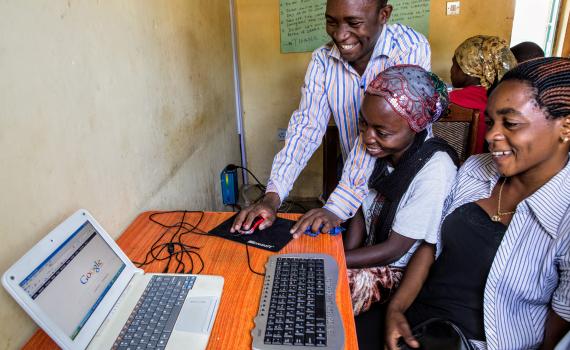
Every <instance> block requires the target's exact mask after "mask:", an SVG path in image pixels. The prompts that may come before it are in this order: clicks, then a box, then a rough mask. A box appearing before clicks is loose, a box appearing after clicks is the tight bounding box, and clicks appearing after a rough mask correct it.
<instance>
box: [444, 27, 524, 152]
mask: <svg viewBox="0 0 570 350" xmlns="http://www.w3.org/2000/svg"><path fill="white" fill-rule="evenodd" d="M516 64H517V61H516V59H515V56H514V55H513V53H512V52H511V50H510V48H509V46H508V45H507V42H506V41H504V40H503V39H500V38H498V37H496V36H486V35H477V36H474V37H471V38H469V39H467V40H465V41H464V42H463V43H461V45H459V46H458V47H457V49H456V50H455V53H454V55H453V59H452V66H451V71H450V75H451V83H452V84H453V87H454V88H455V89H454V90H453V91H451V92H450V93H449V101H450V102H451V103H454V104H456V105H458V106H461V107H464V108H471V109H478V110H479V123H478V130H477V141H476V145H475V153H482V152H483V151H484V144H485V132H486V127H485V107H486V106H487V90H488V89H489V88H490V87H491V86H493V85H494V84H496V83H497V82H498V81H499V80H500V79H501V78H502V77H503V75H504V74H505V73H506V72H507V71H509V70H510V69H511V68H513V67H515V66H516Z"/></svg>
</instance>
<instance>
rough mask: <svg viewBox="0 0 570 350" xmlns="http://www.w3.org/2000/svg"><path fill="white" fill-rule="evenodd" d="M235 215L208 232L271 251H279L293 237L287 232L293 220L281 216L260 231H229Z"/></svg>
mask: <svg viewBox="0 0 570 350" xmlns="http://www.w3.org/2000/svg"><path fill="white" fill-rule="evenodd" d="M236 215H237V214H236ZM236 215H233V216H232V217H231V218H229V219H227V220H226V221H224V222H222V223H221V224H220V225H218V226H216V227H215V228H213V229H212V230H210V231H209V232H208V233H210V234H212V235H215V236H218V237H222V238H225V239H229V240H232V241H234V242H238V243H243V244H247V245H249V246H251V247H256V248H259V249H265V250H270V251H272V252H278V251H280V250H281V249H282V248H283V247H285V246H286V245H287V243H289V241H291V240H292V239H293V235H291V234H290V233H289V230H290V229H291V227H293V224H294V223H295V221H293V220H288V219H282V218H277V219H275V222H273V225H271V227H268V228H266V229H265V230H261V231H260V230H255V231H254V232H253V233H252V234H250V235H242V234H240V233H238V232H235V233H231V232H230V228H231V227H232V224H233V222H234V218H235V216H236Z"/></svg>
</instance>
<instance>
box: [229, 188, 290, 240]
mask: <svg viewBox="0 0 570 350" xmlns="http://www.w3.org/2000/svg"><path fill="white" fill-rule="evenodd" d="M280 204H281V200H280V199H279V196H278V195H277V193H273V192H269V193H266V194H265V195H264V196H263V199H262V200H261V201H260V202H258V203H255V204H253V205H250V206H249V207H247V208H245V209H243V210H242V211H240V212H239V214H238V215H237V216H236V218H235V220H234V223H233V225H232V228H231V229H230V232H232V233H234V232H236V231H238V230H249V228H250V227H251V225H252V224H253V221H254V220H255V218H256V217H258V216H261V217H262V218H264V219H265V220H264V221H263V222H262V223H261V225H259V227H258V229H259V230H264V229H266V228H268V227H269V226H271V225H273V222H275V218H276V213H277V209H279V205H280Z"/></svg>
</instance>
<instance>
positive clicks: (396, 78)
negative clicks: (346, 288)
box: [344, 65, 457, 333]
mask: <svg viewBox="0 0 570 350" xmlns="http://www.w3.org/2000/svg"><path fill="white" fill-rule="evenodd" d="M447 99H448V96H447V90H446V87H445V84H444V83H443V82H442V81H441V80H440V79H439V78H438V77H437V76H436V75H435V74H433V73H430V72H427V71H425V70H424V69H423V68H421V67H419V66H412V65H400V66H394V67H391V68H388V69H386V70H385V71H383V72H381V73H380V74H378V76H377V77H376V78H375V79H374V80H373V81H372V82H371V83H370V85H369V86H368V88H367V90H366V93H365V96H364V100H363V103H362V108H361V113H360V120H359V128H360V137H359V139H358V142H359V143H361V144H363V145H364V146H365V147H366V151H367V152H368V153H369V154H370V155H372V156H373V157H375V158H377V160H376V164H375V167H374V170H373V172H372V176H371V177H370V180H369V188H370V193H369V195H368V196H367V197H366V198H365V200H364V202H363V204H362V207H361V208H360V209H359V211H358V213H357V214H356V216H355V218H353V220H352V221H351V223H350V227H349V230H348V232H347V234H346V235H345V242H344V243H345V250H346V252H345V254H346V263H347V267H348V268H349V285H350V289H351V295H352V301H353V309H354V313H355V315H358V314H360V313H362V312H364V311H366V310H368V309H369V308H370V307H371V305H372V303H375V302H386V301H387V300H388V298H389V296H390V294H391V293H392V292H393V291H394V290H395V289H396V287H397V286H398V283H399V280H400V278H401V276H402V273H403V271H404V269H405V267H406V264H407V262H408V260H409V258H410V256H411V254H412V253H413V251H414V250H415V248H416V247H417V246H418V244H419V242H421V241H422V240H426V241H428V242H430V243H435V239H436V236H435V235H434V234H435V232H437V225H438V224H439V222H440V219H441V212H442V208H443V201H444V198H445V197H446V195H447V194H448V191H449V188H450V186H451V183H452V182H453V179H454V178H455V174H456V171H457V166H456V164H457V155H456V153H455V152H454V150H453V148H451V147H450V146H449V145H448V144H447V143H446V142H445V141H444V140H442V139H439V138H434V137H430V135H429V134H430V133H428V129H429V128H430V126H431V124H432V123H433V122H435V121H436V120H437V119H438V118H439V117H440V116H441V115H442V113H443V111H445V110H446V108H447V103H448V102H447ZM375 332H376V333H377V330H375Z"/></svg>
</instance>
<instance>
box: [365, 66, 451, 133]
mask: <svg viewBox="0 0 570 350" xmlns="http://www.w3.org/2000/svg"><path fill="white" fill-rule="evenodd" d="M366 94H368V95H375V96H380V97H383V98H384V99H385V100H386V101H387V102H388V103H389V104H390V106H392V108H393V109H394V111H396V113H398V114H399V115H400V116H401V117H402V118H404V119H406V121H407V122H408V125H410V128H411V129H412V130H414V131H415V132H420V131H422V130H424V129H425V128H426V127H427V126H428V125H430V124H431V123H433V122H435V121H436V120H438V119H439V117H441V115H442V113H443V112H444V111H445V110H446V109H447V105H448V96H447V88H446V86H445V83H444V82H443V81H442V80H441V79H439V77H438V76H437V75H435V74H433V73H431V72H428V71H426V70H425V69H423V68H422V67H420V66H414V65H399V66H393V67H390V68H388V69H386V70H384V71H382V72H381V73H380V74H378V75H377V76H376V78H374V80H373V81H372V82H371V83H370V85H368V88H367V89H366Z"/></svg>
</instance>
